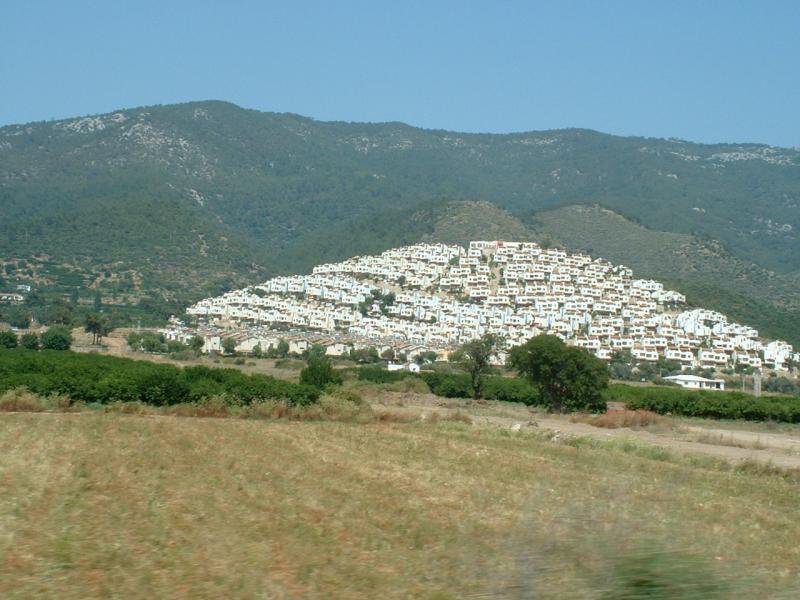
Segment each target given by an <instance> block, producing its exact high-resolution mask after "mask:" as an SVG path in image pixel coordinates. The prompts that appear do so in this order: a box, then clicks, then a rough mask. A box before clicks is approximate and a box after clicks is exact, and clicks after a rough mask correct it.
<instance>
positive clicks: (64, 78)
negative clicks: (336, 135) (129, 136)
mask: <svg viewBox="0 0 800 600" xmlns="http://www.w3.org/2000/svg"><path fill="white" fill-rule="evenodd" d="M203 99H221V100H229V101H231V102H234V103H236V104H239V105H241V106H245V107H248V108H256V109H259V110H265V111H281V112H295V113H300V114H303V115H307V116H310V117H314V118H316V119H320V120H345V121H404V122H407V123H410V124H412V125H417V126H422V127H428V128H442V129H453V130H460V131H492V132H507V131H523V130H534V129H551V128H557V127H588V128H592V129H598V130H600V131H606V132H610V133H616V134H625V135H644V136H657V137H680V138H684V139H689V140H694V141H703V142H718V141H737V142H745V141H748V142H764V143H769V144H774V145H782V146H800V0H787V1H784V2H778V1H767V0H758V1H752V2H740V1H735V0H722V1H712V0H695V1H688V2H683V1H679V0H663V1H661V2H658V1H656V0H639V1H636V2H623V1H616V2H615V1H606V0H594V1H587V2H569V1H564V0H558V1H556V0H553V1H552V2H534V1H528V2H511V1H509V2H503V1H501V0H495V1H486V2H468V1H462V2H445V1H441V2H437V1H435V0H428V1H425V2H416V1H410V0H391V1H388V0H387V1H380V0H372V1H365V2H346V1H344V0H342V1H335V0H329V1H328V2H302V1H299V0H298V1H286V2H280V3H279V2H267V1H262V2H255V1H254V2H244V1H242V2H238V1H236V0H228V1H225V2H223V1H222V0H220V1H215V2H211V1H202V0H192V1H177V0H176V1H170V0H161V1H159V2H150V1H138V2H137V1H136V0H129V1H127V2H116V1H104V2H100V1H97V2H86V1H81V0H61V1H51V2H48V1H44V0H0V124H9V123H18V122H26V121H33V120H43V119H52V118H64V117H69V116H77V115H85V114H92V113H98V112H106V111H111V110H114V109H118V108H127V107H133V106H141V105H148V104H167V103H173V102H183V101H188V100H203Z"/></svg>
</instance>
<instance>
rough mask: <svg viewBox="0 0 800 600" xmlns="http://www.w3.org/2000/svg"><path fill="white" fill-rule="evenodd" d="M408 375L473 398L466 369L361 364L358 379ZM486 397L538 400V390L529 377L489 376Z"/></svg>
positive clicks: (440, 391)
mask: <svg viewBox="0 0 800 600" xmlns="http://www.w3.org/2000/svg"><path fill="white" fill-rule="evenodd" d="M407 377H417V378H419V379H422V380H423V381H424V382H425V383H427V384H428V387H429V388H430V390H431V393H432V394H435V395H437V396H443V397H445V398H471V397H472V388H471V387H470V383H469V376H468V375H466V374H464V373H437V372H433V371H423V372H421V373H409V372H408V371H387V370H386V369H381V368H380V367H361V368H360V369H358V379H360V380H362V381H371V382H373V383H394V382H395V381H400V380H402V379H405V378H407ZM483 398H485V399H486V400H502V401H505V402H521V403H523V404H536V403H537V402H538V401H539V391H538V390H537V389H536V387H535V386H533V385H531V383H530V382H529V381H527V380H526V379H521V378H510V377H486V378H485V379H484V383H483Z"/></svg>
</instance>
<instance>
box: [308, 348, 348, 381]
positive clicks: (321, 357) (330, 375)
mask: <svg viewBox="0 0 800 600" xmlns="http://www.w3.org/2000/svg"><path fill="white" fill-rule="evenodd" d="M300 383H304V384H306V385H313V386H314V387H316V388H319V389H322V388H324V387H325V386H327V385H331V384H332V385H340V384H341V383H342V376H341V374H340V373H338V372H337V371H336V369H334V368H333V365H332V364H331V361H330V359H329V358H328V357H327V356H325V354H320V353H318V352H313V353H310V354H309V356H308V363H307V364H306V366H305V368H304V369H303V370H302V371H300Z"/></svg>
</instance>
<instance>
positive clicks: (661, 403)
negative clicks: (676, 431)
mask: <svg viewBox="0 0 800 600" xmlns="http://www.w3.org/2000/svg"><path fill="white" fill-rule="evenodd" d="M603 396H604V400H607V401H615V402H625V404H626V407H627V408H628V409H630V410H649V411H652V412H655V413H658V414H661V415H665V414H673V415H681V416H686V417H703V418H707V419H742V420H746V421H780V422H786V423H800V398H791V397H788V396H764V397H761V398H756V397H755V396H752V395H750V394H743V393H741V392H719V391H705V390H686V389H682V388H671V387H651V386H643V387H638V386H629V385H623V384H616V385H612V386H610V387H609V388H608V390H606V392H605V393H604V394H603Z"/></svg>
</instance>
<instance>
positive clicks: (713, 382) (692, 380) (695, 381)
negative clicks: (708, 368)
mask: <svg viewBox="0 0 800 600" xmlns="http://www.w3.org/2000/svg"><path fill="white" fill-rule="evenodd" d="M664 379H666V380H667V381H672V382H674V383H677V384H678V385H679V386H681V387H684V388H689V389H695V390H724V389H725V380H724V379H706V378H705V377H698V376H697V375H671V376H669V377H664Z"/></svg>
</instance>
